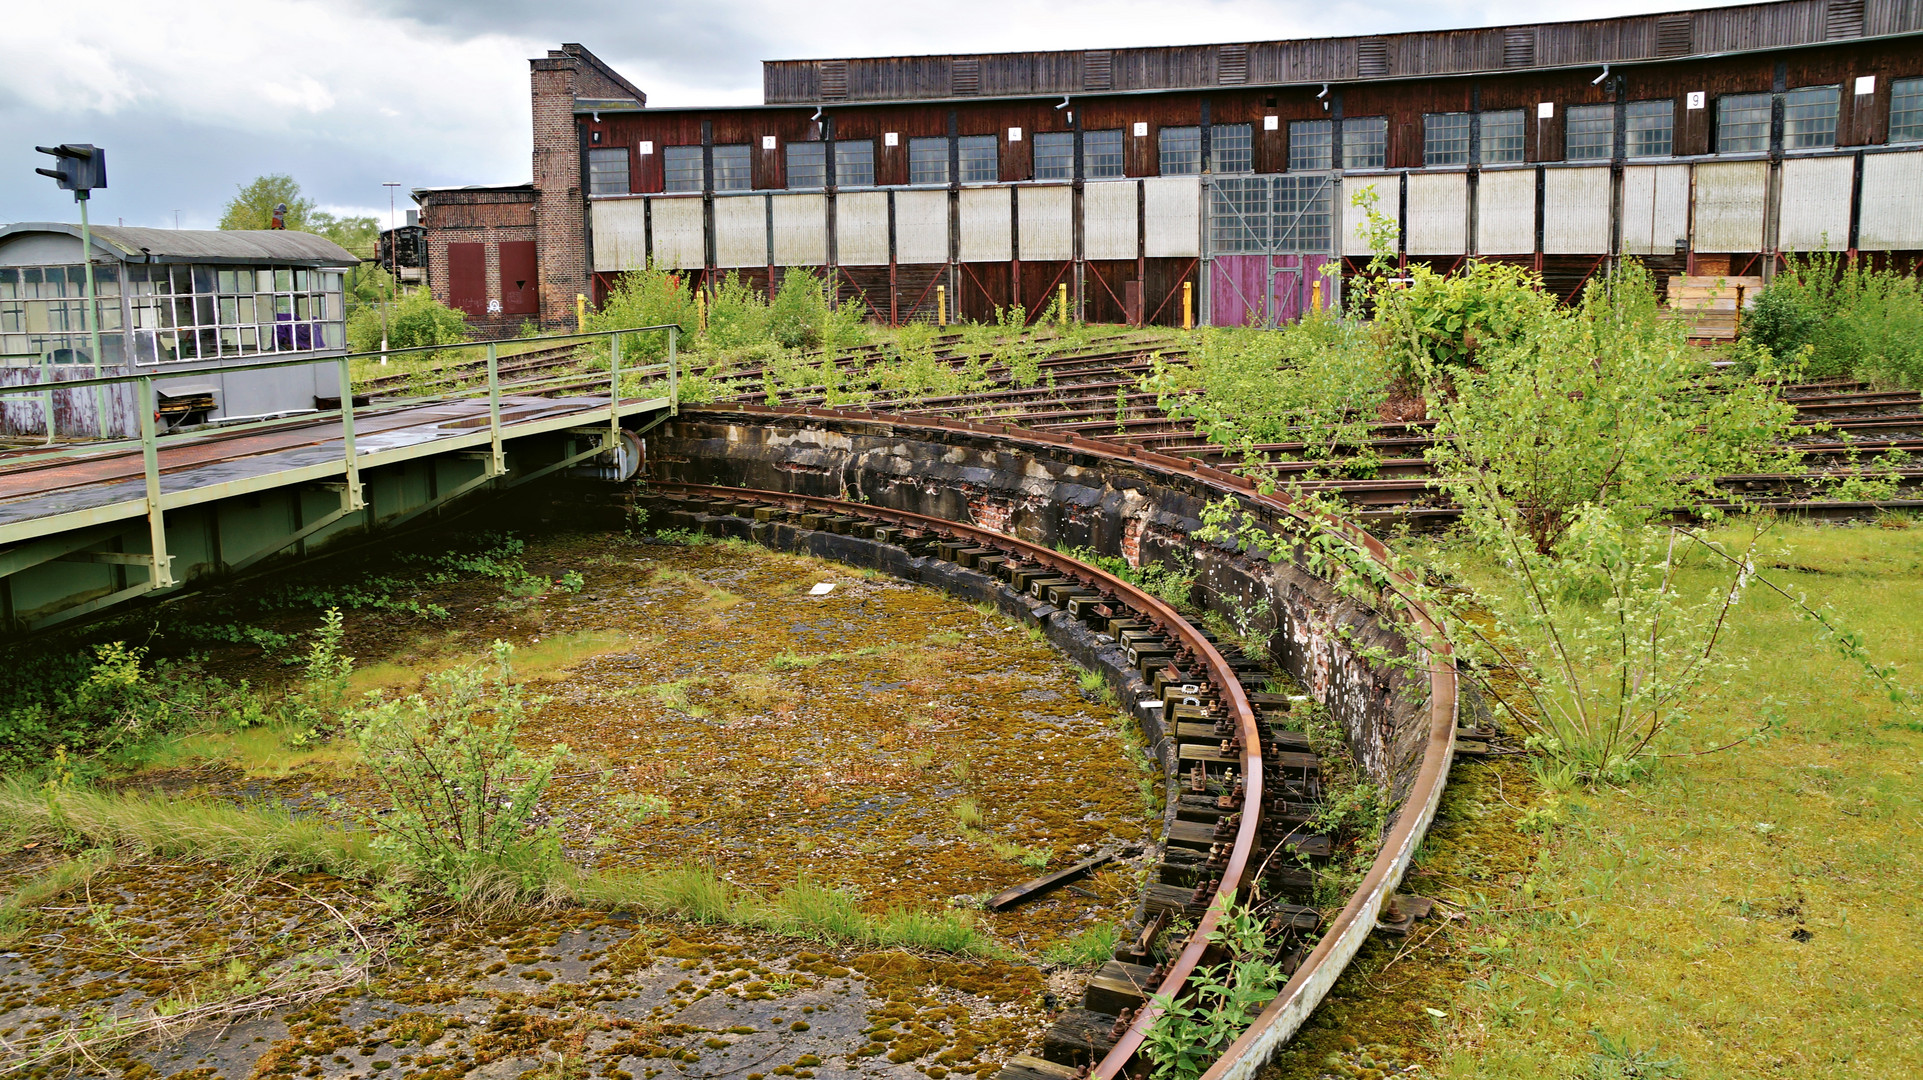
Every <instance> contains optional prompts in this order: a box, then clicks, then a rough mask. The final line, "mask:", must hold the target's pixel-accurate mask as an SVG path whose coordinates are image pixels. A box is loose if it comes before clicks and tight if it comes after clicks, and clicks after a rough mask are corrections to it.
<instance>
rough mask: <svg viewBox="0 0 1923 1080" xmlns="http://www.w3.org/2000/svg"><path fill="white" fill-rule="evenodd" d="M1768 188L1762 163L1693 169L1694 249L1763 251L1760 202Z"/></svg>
mask: <svg viewBox="0 0 1923 1080" xmlns="http://www.w3.org/2000/svg"><path fill="white" fill-rule="evenodd" d="M1768 187H1769V163H1768V162H1766V161H1724V162H1710V163H1706V164H1702V165H1698V166H1696V245H1695V246H1696V250H1697V251H1761V250H1763V203H1764V200H1765V199H1766V198H1767V192H1768Z"/></svg>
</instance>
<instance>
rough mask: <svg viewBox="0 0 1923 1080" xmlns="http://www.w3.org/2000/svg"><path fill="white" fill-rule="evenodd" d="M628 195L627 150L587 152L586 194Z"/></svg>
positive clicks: (617, 148)
mask: <svg viewBox="0 0 1923 1080" xmlns="http://www.w3.org/2000/svg"><path fill="white" fill-rule="evenodd" d="M627 193H628V148H627V147H625V146H622V147H614V148H610V149H606V150H589V151H588V194H590V195H626V194H627Z"/></svg>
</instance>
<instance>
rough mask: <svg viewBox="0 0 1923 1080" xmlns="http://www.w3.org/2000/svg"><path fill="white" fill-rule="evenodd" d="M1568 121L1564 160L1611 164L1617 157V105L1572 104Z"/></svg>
mask: <svg viewBox="0 0 1923 1080" xmlns="http://www.w3.org/2000/svg"><path fill="white" fill-rule="evenodd" d="M1568 120H1569V123H1568V126H1567V128H1566V129H1565V130H1566V132H1567V134H1566V135H1565V142H1564V144H1563V155H1562V156H1563V158H1564V159H1565V160H1567V161H1608V160H1609V159H1610V158H1611V157H1612V156H1613V155H1614V153H1615V149H1616V147H1615V143H1616V107H1615V106H1614V105H1571V106H1570V107H1569V113H1568Z"/></svg>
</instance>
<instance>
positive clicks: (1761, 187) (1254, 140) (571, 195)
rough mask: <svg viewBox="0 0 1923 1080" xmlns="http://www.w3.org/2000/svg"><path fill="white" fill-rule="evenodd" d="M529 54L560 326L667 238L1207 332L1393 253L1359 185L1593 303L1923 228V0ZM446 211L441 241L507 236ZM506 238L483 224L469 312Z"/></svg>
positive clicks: (1395, 226) (1414, 246)
mask: <svg viewBox="0 0 1923 1080" xmlns="http://www.w3.org/2000/svg"><path fill="white" fill-rule="evenodd" d="M531 65H532V84H533V99H534V100H533V106H534V107H533V123H534V132H533V135H534V180H533V183H532V184H531V185H530V186H527V187H520V188H516V189H512V190H510V189H496V190H495V191H493V192H491V193H487V194H486V195H483V194H482V193H480V192H478V191H477V192H474V193H472V194H469V195H467V196H466V197H467V198H469V199H479V198H487V199H491V200H496V201H498V202H503V203H505V202H512V203H513V204H514V210H515V211H516V212H518V214H519V217H517V218H516V221H517V222H518V223H523V227H524V228H525V230H526V231H527V233H528V234H529V236H530V238H531V239H533V240H534V241H535V246H536V248H537V249H538V250H537V252H536V257H535V259H534V260H532V261H533V262H535V263H536V264H537V265H538V278H539V290H540V295H539V298H538V305H539V308H540V310H541V312H542V315H543V317H544V319H545V320H546V321H549V322H560V321H563V320H565V319H568V318H571V317H572V314H573V308H574V298H575V295H576V294H577V293H588V294H590V295H593V296H597V297H598V296H600V295H601V294H603V293H604V291H605V290H606V289H607V287H608V286H609V284H610V283H611V282H612V280H613V279H614V278H616V277H617V276H619V275H620V274H622V273H623V272H626V271H630V270H633V269H636V268H638V267H641V266H645V265H649V264H652V265H655V266H658V267H664V268H671V269H674V270H676V271H679V272H681V273H682V274H683V275H684V276H685V277H688V278H692V279H693V280H697V281H703V282H712V281H714V280H715V279H716V278H718V277H720V276H723V275H727V274H739V275H741V276H742V277H743V278H745V279H747V280H750V281H752V282H754V283H755V284H757V285H766V284H769V283H771V282H779V280H780V278H781V275H782V273H783V271H784V270H785V269H786V268H789V267H804V268H807V269H809V270H810V271H812V272H813V273H815V274H816V275H818V276H819V277H821V278H823V279H825V280H829V281H832V282H833V283H834V287H835V290H836V294H837V295H838V296H839V298H840V300H841V302H843V303H855V304H861V305H864V306H865V307H866V309H867V310H868V312H869V313H870V314H871V315H872V316H873V317H875V318H877V319H880V320H882V321H886V322H901V321H905V320H909V319H928V318H932V317H933V316H934V303H935V297H936V295H937V290H938V289H941V290H943V291H945V293H946V297H947V305H948V312H947V314H948V315H949V316H950V317H951V318H952V317H955V316H957V315H960V316H965V317H968V318H974V319H985V318H991V317H993V315H994V312H995V309H996V308H998V307H1007V306H1010V305H1015V304H1020V305H1022V306H1023V307H1024V308H1025V309H1026V310H1027V311H1028V313H1029V315H1030V317H1031V318H1033V317H1034V316H1036V315H1037V314H1039V313H1040V312H1041V311H1042V310H1043V309H1044V308H1046V307H1047V306H1048V305H1049V304H1050V303H1051V302H1052V301H1053V300H1054V299H1055V298H1056V297H1058V296H1059V295H1061V293H1062V289H1063V286H1066V287H1067V288H1066V292H1067V295H1068V299H1069V302H1070V304H1071V305H1072V310H1073V312H1074V313H1076V314H1079V315H1080V316H1081V317H1082V318H1084V319H1086V320H1088V321H1091V322H1148V323H1160V324H1165V325H1166V324H1172V323H1173V324H1179V323H1180V322H1181V319H1182V309H1183V296H1184V293H1185V292H1186V294H1187V295H1188V296H1189V298H1190V300H1191V303H1192V304H1193V306H1194V317H1195V321H1196V322H1197V323H1202V324H1208V323H1214V324H1218V325H1223V324H1226V325H1248V324H1273V323H1276V322H1280V321H1283V320H1287V319H1292V318H1295V317H1297V316H1298V315H1299V314H1300V313H1301V312H1303V311H1304V310H1305V309H1306V308H1307V307H1309V306H1311V305H1312V304H1314V303H1315V302H1316V299H1317V296H1318V294H1320V295H1321V298H1322V302H1323V303H1328V302H1330V301H1331V300H1333V299H1334V292H1335V290H1336V289H1337V288H1339V285H1340V282H1341V280H1342V277H1343V276H1344V275H1345V274H1348V273H1353V272H1354V270H1355V269H1356V268H1357V267H1358V266H1360V265H1361V264H1362V263H1363V262H1366V261H1367V258H1368V256H1369V254H1370V247H1369V245H1368V244H1367V242H1366V241H1365V240H1364V239H1363V237H1362V235H1361V233H1360V226H1361V225H1362V224H1363V223H1364V220H1365V215H1364V212H1363V210H1362V209H1361V208H1360V207H1358V206H1357V205H1356V198H1357V196H1358V195H1363V197H1364V198H1365V199H1367V198H1368V197H1370V196H1373V205H1374V210H1375V212H1376V214H1378V215H1379V218H1380V220H1381V221H1382V222H1383V223H1384V224H1385V225H1386V229H1387V232H1386V235H1387V240H1388V245H1389V249H1390V250H1389V254H1390V257H1391V258H1392V259H1393V260H1394V261H1396V262H1398V263H1401V264H1404V265H1407V264H1414V263H1424V264H1428V265H1430V266H1433V267H1436V268H1438V269H1442V270H1448V269H1453V268H1455V267H1458V266H1461V265H1462V264H1463V263H1464V262H1465V261H1466V260H1470V259H1479V260H1486V261H1487V260H1499V261H1504V262H1513V263H1519V264H1522V265H1526V266H1529V267H1532V268H1534V269H1536V270H1538V271H1540V272H1541V274H1542V275H1543V278H1544V280H1545V282H1546V283H1547V285H1548V287H1549V288H1550V289H1551V290H1552V291H1554V292H1556V293H1557V294H1558V295H1562V296H1570V295H1573V294H1574V293H1575V292H1576V291H1578V290H1579V289H1580V288H1581V286H1582V284H1583V282H1584V281H1586V280H1587V279H1588V278H1589V277H1590V276H1592V275H1594V274H1596V273H1597V272H1599V271H1606V270H1607V269H1608V268H1610V267H1612V266H1613V265H1615V264H1616V263H1617V262H1618V261H1620V260H1622V259H1625V258H1631V257H1633V258H1636V259H1638V260H1641V261H1643V262H1644V263H1645V264H1647V265H1648V266H1649V267H1650V268H1651V269H1652V270H1654V271H1656V273H1657V275H1658V280H1659V281H1661V280H1663V279H1664V277H1665V276H1667V275H1671V274H1695V275H1729V276H1766V275H1768V274H1770V273H1771V272H1772V271H1773V268H1774V267H1775V266H1776V265H1777V263H1778V261H1779V259H1780V257H1781V256H1782V255H1783V254H1784V253H1785V252H1790V251H1813V250H1817V249H1824V248H1827V249H1828V250H1831V251H1836V252H1848V253H1851V254H1852V255H1861V256H1864V257H1868V258H1873V259H1877V260H1886V261H1896V262H1899V263H1903V264H1905V265H1907V264H1909V263H1912V262H1914V261H1915V259H1916V258H1917V257H1918V255H1919V254H1923V6H1919V5H1918V4H1916V3H1915V2H1913V0H1779V2H1774V3H1760V4H1748V5H1741V6H1734V7H1723V8H1710V9H1702V10H1694V11H1678V12H1672V13H1666V14H1649V15H1633V16H1625V17H1621V18H1606V19H1588V20H1583V21H1578V22H1548V23H1536V24H1524V25H1516V26H1498V27H1488V28H1474V29H1460V30H1441V31H1426V32H1418V33H1404V34H1385V35H1376V36H1366V37H1342V38H1325V39H1315V40H1292V41H1274V40H1270V41H1263V40H1254V41H1239V42H1229V43H1224V44H1215V45H1176V46H1154V47H1144V48H1130V49H1103V48H1073V49H1066V50H1060V51H1033V52H1008V53H977V54H956V55H936V56H899V57H853V58H836V59H801V60H778V61H768V62H765V63H764V64H763V65H762V82H763V102H762V104H760V105H757V106H749V107H729V108H698V107H697V108H651V107H649V106H648V103H647V96H646V95H645V94H643V93H642V92H641V91H640V90H639V89H638V88H637V87H635V86H634V85H633V84H632V83H630V82H628V81H627V79H625V78H624V77H622V76H621V75H620V74H619V73H617V72H615V71H614V70H613V69H612V68H610V67H609V66H608V65H607V64H606V63H604V62H603V61H601V60H600V59H598V58H596V57H595V56H594V55H593V54H592V53H590V52H589V51H588V50H587V49H585V48H583V47H582V46H580V45H565V46H563V47H561V48H560V49H557V50H554V51H552V52H550V53H549V54H548V55H547V56H545V57H541V58H537V59H535V60H533V61H531ZM447 197H448V196H447V195H446V194H434V193H429V194H428V195H427V199H425V200H424V205H425V204H426V202H428V201H432V200H433V199H435V198H442V199H445V198H447ZM492 209H494V210H496V211H497V212H499V211H501V210H503V209H505V208H504V207H501V206H496V207H493V208H492ZM425 221H426V224H427V226H428V229H429V237H428V245H429V249H430V252H431V253H432V259H433V260H434V264H435V265H436V266H439V265H443V264H444V263H443V259H444V256H443V255H442V254H440V252H442V251H443V250H445V249H446V248H448V247H449V246H451V245H452V244H454V243H468V244H473V243H474V241H475V240H477V239H480V237H479V236H478V234H475V233H472V232H470V231H468V230H471V228H472V225H470V224H469V223H467V222H465V221H463V222H459V223H456V222H453V221H451V220H448V219H444V218H442V217H440V210H439V209H438V208H437V209H435V210H433V211H431V212H429V213H428V214H427V215H425ZM455 224H458V229H457V231H455V232H451V233H443V232H441V229H442V227H443V225H455ZM505 256H506V251H505V248H503V249H502V251H501V252H500V253H498V254H496V253H493V249H491V248H486V247H479V246H477V247H470V248H469V249H467V250H466V254H465V255H463V256H462V257H463V258H465V259H467V260H468V264H469V265H468V267H467V270H466V272H465V276H464V277H462V276H459V275H457V280H466V281H469V282H482V283H484V288H485V290H486V292H485V293H484V294H483V293H482V292H481V291H479V290H478V289H476V288H474V287H472V286H470V292H471V293H472V294H473V295H472V296H471V298H470V299H469V302H470V303H471V304H478V303H484V302H490V301H491V300H492V299H493V298H494V297H495V296H496V295H497V294H496V292H495V290H496V288H497V285H496V280H495V273H496V271H495V267H496V263H497V259H499V260H502V261H504V260H505ZM527 261H528V260H525V259H524V260H523V262H527ZM1325 267H1327V268H1328V270H1329V271H1339V272H1337V273H1333V274H1331V273H1325V272H1324V268H1325ZM429 277H430V280H431V281H432V282H433V287H434V289H435V292H436V294H437V295H443V294H445V293H446V291H447V289H448V284H447V281H448V279H447V278H445V277H440V276H437V275H436V274H435V273H432V272H431V273H430V275H429ZM1318 284H1320V285H1321V286H1322V288H1321V289H1319V290H1318V288H1317V286H1318ZM1185 286H1186V289H1185Z"/></svg>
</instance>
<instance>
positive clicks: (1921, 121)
mask: <svg viewBox="0 0 1923 1080" xmlns="http://www.w3.org/2000/svg"><path fill="white" fill-rule="evenodd" d="M1890 141H1891V142H1923V79H1897V80H1895V81H1893V82H1891V83H1890Z"/></svg>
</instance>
